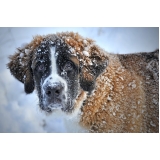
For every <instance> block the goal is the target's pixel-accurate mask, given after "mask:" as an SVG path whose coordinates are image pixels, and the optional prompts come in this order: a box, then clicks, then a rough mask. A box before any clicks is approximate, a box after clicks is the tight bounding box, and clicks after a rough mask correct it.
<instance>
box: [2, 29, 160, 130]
mask: <svg viewBox="0 0 160 160" xmlns="http://www.w3.org/2000/svg"><path fill="white" fill-rule="evenodd" d="M8 30H10V32H8ZM99 30H103V34H98V33H99ZM129 30H130V31H129ZM137 30H138V31H140V32H138V34H137V32H136V29H135V28H131V29H127V34H126V28H123V27H122V28H119V29H114V28H85V29H84V28H64V27H62V28H60V27H58V28H55V27H54V28H51V27H50V28H36V27H35V28H19V27H18V28H16V27H14V28H2V27H1V28H0V36H2V37H3V38H2V40H1V42H0V51H1V52H0V75H1V76H0V132H74V130H75V132H83V130H81V129H77V130H76V129H75V127H76V125H77V123H75V124H72V120H70V121H66V119H65V117H64V115H62V114H60V113H58V112H57V113H55V114H53V115H51V116H46V115H45V114H43V112H41V111H40V110H39V106H38V98H37V95H36V93H35V92H33V93H32V94H29V95H26V94H25V93H24V85H23V84H22V83H20V82H19V81H18V80H16V79H15V78H14V77H13V76H11V74H10V72H9V70H8V69H7V68H6V64H7V63H8V62H9V60H8V56H9V55H11V54H13V53H14V52H15V49H16V48H19V47H21V48H24V47H25V46H26V45H27V44H26V43H25V44H23V45H22V46H21V44H22V43H23V42H27V43H29V42H30V41H31V40H32V37H33V36H35V35H36V34H38V35H44V34H50V33H56V32H62V31H74V32H78V33H79V34H81V35H83V36H84V37H88V38H92V39H94V40H96V43H97V44H98V45H99V46H101V47H102V48H104V49H105V50H106V51H108V52H114V53H131V52H132V53H133V52H139V51H153V50H154V49H156V48H159V34H154V35H153V34H152V32H151V31H150V29H148V30H149V31H148V32H147V31H146V30H147V28H145V29H143V28H141V29H137ZM154 32H155V29H154ZM157 32H158V33H159V29H157ZM4 33H5V34H4ZM98 35H99V36H98ZM110 35H112V36H110ZM119 35H121V37H122V39H118V38H117V37H119ZM156 35H157V36H156ZM111 37H112V38H111ZM131 37H132V38H131ZM134 38H136V41H134V42H133V39H134ZM124 44H125V45H124ZM139 44H140V45H139ZM147 44H150V45H147ZM126 46H127V47H126ZM129 46H130V47H129ZM25 53H26V54H27V53H29V51H27V50H25ZM122 117H123V118H125V117H124V115H122ZM151 124H152V125H153V123H152V122H151ZM111 132H112V131H111Z"/></svg>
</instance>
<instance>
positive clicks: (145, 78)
mask: <svg viewBox="0 0 160 160" xmlns="http://www.w3.org/2000/svg"><path fill="white" fill-rule="evenodd" d="M53 47H55V48H56V49H55V53H54V51H53V50H52V52H51V51H50V49H51V48H53ZM53 55H54V56H53ZM62 55H63V56H62ZM52 56H53V57H54V58H51V57H52ZM53 59H55V60H54V62H55V63H56V65H55V64H54V66H55V67H54V68H56V71H55V72H54V73H53V70H54V68H52V67H53V61H52V60H53ZM68 61H69V63H68ZM37 63H41V64H42V63H44V65H38V67H37ZM8 67H9V69H10V71H11V74H13V76H14V77H16V78H17V79H18V80H19V81H21V82H22V83H24V87H25V92H26V93H31V92H33V90H34V88H36V90H37V92H38V97H39V104H40V108H41V109H42V110H44V111H45V112H52V111H53V108H54V109H55V108H57V106H56V107H55V104H58V106H60V108H61V109H62V111H63V112H66V114H68V115H69V116H73V115H74V116H79V117H80V120H79V125H81V126H82V127H84V128H85V129H87V130H88V131H89V132H159V49H158V50H155V51H154V52H147V53H145V52H144V53H136V54H124V55H122V54H112V53H108V52H106V51H104V50H103V49H101V48H100V47H99V46H97V45H96V44H95V43H94V41H93V40H91V39H89V38H83V37H82V36H80V35H79V34H78V33H73V32H65V33H63V32H62V33H57V34H50V35H46V36H36V37H35V38H34V39H33V41H32V42H30V43H29V44H27V45H25V46H23V47H21V48H18V50H17V52H16V53H15V54H14V55H13V56H10V62H9V63H8ZM37 68H38V69H37ZM55 74H57V75H56V76H57V78H54V75H55ZM46 79H47V80H46ZM50 79H54V81H53V80H52V81H51V80H50ZM59 81H61V82H60V83H59ZM57 83H58V86H59V85H60V84H61V83H63V84H62V86H63V85H64V86H66V89H64V87H61V90H62V91H61V90H60V89H58V90H57V86H56V90H55V88H54V90H55V91H54V93H55V94H57V95H58V98H57V97H56V96H55V95H52V96H51V90H50V89H49V91H48V88H47V87H48V86H50V85H51V86H52V87H54V86H55V84H57ZM45 85H46V86H47V87H45ZM46 88H47V89H46ZM43 92H44V93H43ZM66 92H67V93H66ZM48 97H49V98H48ZM53 99H54V100H53ZM55 99H56V100H55ZM44 101H45V102H44ZM48 106H49V107H48ZM75 113H76V114H75Z"/></svg>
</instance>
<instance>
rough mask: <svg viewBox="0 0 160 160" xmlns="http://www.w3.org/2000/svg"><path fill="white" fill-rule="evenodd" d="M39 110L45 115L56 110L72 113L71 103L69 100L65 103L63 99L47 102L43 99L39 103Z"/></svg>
mask: <svg viewBox="0 0 160 160" xmlns="http://www.w3.org/2000/svg"><path fill="white" fill-rule="evenodd" d="M39 106H40V109H41V110H42V111H45V112H46V113H52V112H54V111H56V110H62V111H63V112H72V110H73V102H72V100H71V99H68V100H67V101H66V100H65V99H61V98H56V99H52V100H48V99H46V98H43V100H42V102H40V105H39Z"/></svg>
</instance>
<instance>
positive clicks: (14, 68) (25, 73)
mask: <svg viewBox="0 0 160 160" xmlns="http://www.w3.org/2000/svg"><path fill="white" fill-rule="evenodd" d="M30 52H31V50H29V48H28V46H27V45H26V46H24V47H23V48H18V49H17V53H15V54H14V55H13V56H10V57H9V59H10V62H9V63H8V64H7V66H8V68H9V69H10V72H11V74H12V75H13V76H14V77H15V78H16V79H18V80H19V81H20V82H22V83H24V90H25V92H26V93H27V94H28V93H32V92H33V90H34V80H33V74H32V69H31V53H30Z"/></svg>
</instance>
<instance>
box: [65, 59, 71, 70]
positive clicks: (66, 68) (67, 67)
mask: <svg viewBox="0 0 160 160" xmlns="http://www.w3.org/2000/svg"><path fill="white" fill-rule="evenodd" d="M72 69H73V63H72V62H70V61H68V62H67V63H66V64H65V65H64V70H65V71H71V70H72Z"/></svg>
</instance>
